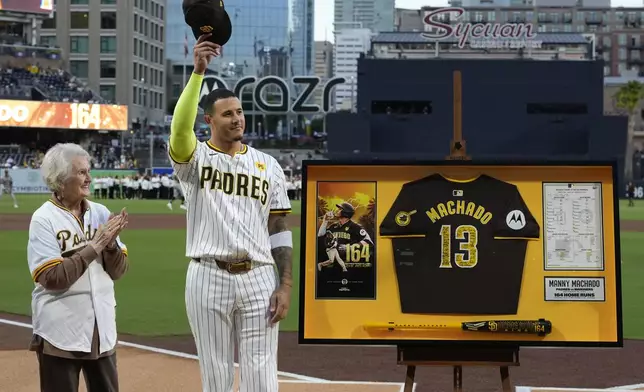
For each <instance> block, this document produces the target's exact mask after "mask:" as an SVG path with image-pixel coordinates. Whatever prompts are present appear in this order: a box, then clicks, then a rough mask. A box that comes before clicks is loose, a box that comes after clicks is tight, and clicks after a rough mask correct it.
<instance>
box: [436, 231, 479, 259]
mask: <svg viewBox="0 0 644 392" xmlns="http://www.w3.org/2000/svg"><path fill="white" fill-rule="evenodd" d="M440 236H441V264H440V268H452V254H454V264H456V266H457V267H459V268H474V267H475V266H476V264H477V263H478V248H477V245H478V237H479V232H478V230H477V229H476V227H474V226H472V225H460V226H456V228H455V230H454V236H453V237H452V226H451V225H443V226H441V231H440ZM456 245H458V249H457V250H454V249H453V248H452V247H453V246H456Z"/></svg>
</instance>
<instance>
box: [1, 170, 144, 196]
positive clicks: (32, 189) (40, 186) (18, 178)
mask: <svg viewBox="0 0 644 392" xmlns="http://www.w3.org/2000/svg"><path fill="white" fill-rule="evenodd" d="M91 174H92V178H99V177H113V178H115V177H117V176H118V177H119V178H123V177H126V176H134V175H136V174H138V171H136V170H119V169H115V170H92V173H91ZM2 175H4V172H3V173H2ZM9 175H10V176H11V178H12V179H13V191H14V193H49V188H47V184H45V181H44V180H43V178H42V175H41V174H40V170H39V169H10V170H9ZM90 189H91V190H92V192H93V191H94V184H92V185H91V187H90Z"/></svg>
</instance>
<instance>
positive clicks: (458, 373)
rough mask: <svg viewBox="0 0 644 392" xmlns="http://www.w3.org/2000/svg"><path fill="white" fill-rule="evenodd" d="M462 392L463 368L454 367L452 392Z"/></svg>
mask: <svg viewBox="0 0 644 392" xmlns="http://www.w3.org/2000/svg"><path fill="white" fill-rule="evenodd" d="M462 391H463V367H462V366H454V392H462Z"/></svg>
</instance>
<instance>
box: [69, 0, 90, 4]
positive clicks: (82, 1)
mask: <svg viewBox="0 0 644 392" xmlns="http://www.w3.org/2000/svg"><path fill="white" fill-rule="evenodd" d="M69 4H89V0H71V1H70V2H69Z"/></svg>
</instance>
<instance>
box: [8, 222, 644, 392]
mask: <svg viewBox="0 0 644 392" xmlns="http://www.w3.org/2000/svg"><path fill="white" fill-rule="evenodd" d="M29 218H30V216H29V215H0V230H27V229H28V224H29ZM299 219H300V217H299V215H294V216H292V217H290V218H289V223H290V224H291V225H292V226H296V227H297V226H299V223H300V220H299ZM183 227H185V216H184V215H131V217H130V225H129V227H128V229H179V228H183ZM621 230H623V231H644V221H622V222H621ZM0 319H4V320H9V322H14V323H18V324H20V323H23V324H21V326H15V325H7V324H6V323H3V322H2V320H0V368H2V369H3V372H0V390H2V391H5V390H7V391H15V392H21V391H34V390H37V383H36V380H37V367H36V360H35V356H34V355H33V353H30V352H26V351H25V348H26V347H27V345H28V343H29V338H30V333H31V329H30V328H26V327H25V324H29V323H30V319H29V318H28V317H25V316H17V315H10V314H0ZM27 327H28V325H27ZM119 339H120V340H121V341H124V342H129V343H135V344H139V345H145V346H151V347H158V348H162V349H166V350H173V351H176V352H181V353H187V354H190V355H195V354H196V349H195V346H194V341H193V339H192V336H166V337H138V336H130V335H123V334H121V335H120V336H119ZM7 350H12V351H11V352H8V351H7ZM643 352H644V341H637V340H627V341H626V342H625V347H624V348H623V349H606V350H600V349H529V348H524V349H522V350H521V358H520V362H521V366H519V367H516V368H511V369H510V374H511V379H512V384H513V385H514V386H520V385H521V386H535V387H539V386H540V387H567V388H611V387H615V386H620V385H627V384H638V383H642V382H644V361H642V358H643V354H642V353H643ZM118 353H119V354H118V355H119V368H120V369H121V370H120V372H121V382H122V389H123V390H125V391H135V390H136V391H138V390H153V388H156V389H157V390H159V391H178V390H181V391H185V392H190V391H195V392H196V391H198V390H199V383H200V380H199V373H198V367H197V361H195V360H194V358H192V359H190V358H176V357H170V356H167V355H164V354H159V353H150V352H147V351H140V350H139V349H135V348H132V347H128V346H119V350H118ZM279 369H280V371H282V372H289V373H295V374H296V375H305V376H308V377H315V378H320V379H324V380H332V381H333V380H335V381H369V382H388V383H389V384H371V383H367V384H364V383H362V384H360V383H359V384H354V383H346V382H345V383H341V382H338V383H320V381H307V380H306V379H304V380H303V379H293V378H291V377H290V376H288V375H283V376H281V377H280V379H281V380H282V381H281V383H280V391H286V392H302V391H307V392H308V391H311V392H318V391H320V392H321V391H322V390H324V391H328V392H352V391H364V392H380V391H382V392H389V391H392V392H394V391H400V390H401V388H400V384H399V383H400V382H402V381H403V380H404V377H405V369H404V367H402V366H397V365H396V350H395V348H383V347H343V346H301V345H298V343H297V335H296V334H295V333H284V332H283V333H281V335H280V343H279ZM161 375H163V376H165V377H162V376H161ZM463 377H464V379H463V386H464V390H466V391H476V392H492V391H499V390H500V381H499V371H498V368H486V367H472V368H465V369H464V376H463ZM324 380H322V381H324ZM416 381H417V383H418V388H417V389H416V391H417V392H425V391H427V392H430V391H431V392H447V391H451V390H452V371H451V369H450V368H448V367H436V368H419V369H418V370H417V372H416ZM81 390H82V391H84V389H81Z"/></svg>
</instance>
